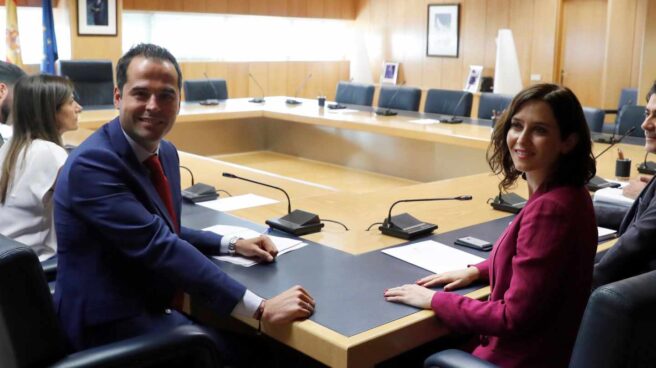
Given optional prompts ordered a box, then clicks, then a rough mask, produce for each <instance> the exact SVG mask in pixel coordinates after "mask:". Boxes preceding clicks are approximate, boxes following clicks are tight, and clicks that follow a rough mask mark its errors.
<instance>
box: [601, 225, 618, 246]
mask: <svg viewBox="0 0 656 368" xmlns="http://www.w3.org/2000/svg"><path fill="white" fill-rule="evenodd" d="M616 236H617V231H615V230H613V229H607V228H605V227H601V226H597V237H598V239H599V241H600V242H602V241H606V240H608V239H613V238H615V237H616Z"/></svg>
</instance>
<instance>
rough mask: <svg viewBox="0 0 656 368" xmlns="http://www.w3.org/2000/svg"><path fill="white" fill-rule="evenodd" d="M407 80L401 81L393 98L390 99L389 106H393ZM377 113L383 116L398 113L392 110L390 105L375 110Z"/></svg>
mask: <svg viewBox="0 0 656 368" xmlns="http://www.w3.org/2000/svg"><path fill="white" fill-rule="evenodd" d="M404 84H405V82H403V83H401V85H400V86H399V87H398V88H397V89H396V92H394V94H393V95H392V98H390V99H389V103H388V106H392V105H393V103H394V101H395V99H396V96H397V95H398V94H399V92H401V89H402V88H403V85H404ZM375 113H376V115H381V116H394V115H397V114H398V113H397V112H396V111H392V109H391V108H390V107H387V108H385V109H382V108H379V109H376V110H375Z"/></svg>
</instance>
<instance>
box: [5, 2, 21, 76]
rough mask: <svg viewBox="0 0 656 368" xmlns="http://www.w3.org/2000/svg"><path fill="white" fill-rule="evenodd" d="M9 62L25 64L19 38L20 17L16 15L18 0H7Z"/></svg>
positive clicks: (19, 64)
mask: <svg viewBox="0 0 656 368" xmlns="http://www.w3.org/2000/svg"><path fill="white" fill-rule="evenodd" d="M6 7H7V62H10V63H12V64H15V65H18V66H23V57H22V56H21V49H20V41H19V40H18V17H17V16H16V0H7V1H6Z"/></svg>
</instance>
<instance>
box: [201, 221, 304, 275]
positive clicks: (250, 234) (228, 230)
mask: <svg viewBox="0 0 656 368" xmlns="http://www.w3.org/2000/svg"><path fill="white" fill-rule="evenodd" d="M203 230H205V231H211V232H213V233H216V234H219V235H222V236H230V237H233V236H238V237H240V238H244V239H249V238H254V237H257V236H259V235H260V233H258V232H257V231H255V230H251V229H248V228H245V227H241V226H231V225H214V226H210V227H207V228H205V229H203ZM269 238H271V241H272V242H273V244H275V245H276V248H277V249H278V257H280V256H281V255H283V254H285V253H289V252H291V251H293V250H296V249H300V248H303V247H304V246H306V245H307V243H304V242H303V241H302V240H298V239H290V238H283V237H280V236H273V235H269ZM214 258H216V259H218V260H220V261H225V262H229V263H234V264H236V265H240V266H244V267H250V266H252V265H254V264H257V261H254V260H252V259H250V258H246V257H242V256H215V257H214Z"/></svg>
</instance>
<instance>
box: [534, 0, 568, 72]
mask: <svg viewBox="0 0 656 368" xmlns="http://www.w3.org/2000/svg"><path fill="white" fill-rule="evenodd" d="M561 1H562V0H535V1H534V2H533V4H534V7H533V17H532V19H533V37H532V47H531V62H530V66H529V69H530V71H531V74H539V75H540V76H541V80H540V82H544V83H548V82H557V81H558V79H557V78H558V74H554V70H555V69H556V68H557V67H556V64H557V60H558V56H557V53H558V51H557V50H558V49H557V47H558V45H559V42H558V32H559V30H558V25H559V18H560V3H561Z"/></svg>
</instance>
